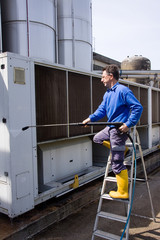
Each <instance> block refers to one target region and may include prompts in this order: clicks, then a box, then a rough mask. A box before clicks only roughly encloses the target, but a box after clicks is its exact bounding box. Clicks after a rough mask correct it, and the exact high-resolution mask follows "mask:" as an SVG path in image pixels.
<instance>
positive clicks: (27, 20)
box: [26, 0, 29, 57]
mask: <svg viewBox="0 0 160 240" xmlns="http://www.w3.org/2000/svg"><path fill="white" fill-rule="evenodd" d="M26 23H27V48H28V49H27V54H28V57H29V16H28V0H26Z"/></svg>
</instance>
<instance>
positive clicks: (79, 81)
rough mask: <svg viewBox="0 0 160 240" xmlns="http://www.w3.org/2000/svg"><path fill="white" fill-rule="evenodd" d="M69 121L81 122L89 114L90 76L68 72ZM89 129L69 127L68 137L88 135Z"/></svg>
mask: <svg viewBox="0 0 160 240" xmlns="http://www.w3.org/2000/svg"><path fill="white" fill-rule="evenodd" d="M68 89H69V121H70V122H81V121H83V120H84V119H85V118H86V117H87V116H88V115H89V114H90V112H91V101H90V99H91V95H90V76H86V75H82V74H78V73H73V72H69V73H68ZM90 131H91V130H90V127H87V128H84V127H70V136H76V135H81V134H86V133H90Z"/></svg>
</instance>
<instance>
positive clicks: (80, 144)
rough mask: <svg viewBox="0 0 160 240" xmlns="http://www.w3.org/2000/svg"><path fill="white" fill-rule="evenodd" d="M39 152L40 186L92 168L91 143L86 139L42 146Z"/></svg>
mask: <svg viewBox="0 0 160 240" xmlns="http://www.w3.org/2000/svg"><path fill="white" fill-rule="evenodd" d="M40 150H41V154H42V158H41V159H40V161H41V164H40V165H41V168H42V169H41V170H40V176H39V180H40V184H41V185H43V184H47V183H49V182H51V181H59V180H61V179H64V178H66V177H69V176H73V175H75V174H77V173H78V172H80V171H82V170H85V169H87V168H88V167H91V166H92V141H91V140H90V139H89V138H88V137H85V138H81V139H70V140H68V141H59V142H55V143H52V144H42V145H40Z"/></svg>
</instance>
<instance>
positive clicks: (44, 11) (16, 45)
mask: <svg viewBox="0 0 160 240" xmlns="http://www.w3.org/2000/svg"><path fill="white" fill-rule="evenodd" d="M1 3H2V22H3V51H9V52H13V53H17V54H20V55H23V56H29V57H35V58H41V59H44V60H49V61H51V62H55V38H56V8H55V1H54V0H5V1H1Z"/></svg>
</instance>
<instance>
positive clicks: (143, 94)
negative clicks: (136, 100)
mask: <svg viewBox="0 0 160 240" xmlns="http://www.w3.org/2000/svg"><path fill="white" fill-rule="evenodd" d="M140 103H141V104H142V106H143V112H142V115H141V118H140V125H147V124H148V89H145V88H140Z"/></svg>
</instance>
